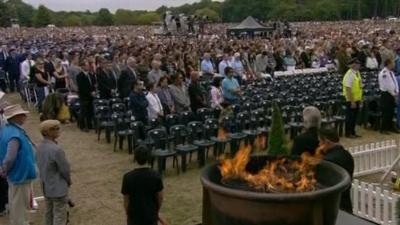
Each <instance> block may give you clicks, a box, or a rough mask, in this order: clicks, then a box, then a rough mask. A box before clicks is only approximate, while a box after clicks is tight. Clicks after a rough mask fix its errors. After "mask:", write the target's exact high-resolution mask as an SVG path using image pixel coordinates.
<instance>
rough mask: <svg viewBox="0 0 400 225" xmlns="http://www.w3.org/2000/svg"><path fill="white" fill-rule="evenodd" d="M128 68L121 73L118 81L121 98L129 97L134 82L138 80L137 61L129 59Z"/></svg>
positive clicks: (132, 58)
mask: <svg viewBox="0 0 400 225" xmlns="http://www.w3.org/2000/svg"><path fill="white" fill-rule="evenodd" d="M126 64H127V67H126V68H125V69H123V70H122V71H121V75H120V76H119V79H118V92H119V96H120V98H126V97H129V94H130V93H131V90H132V88H133V82H134V81H135V80H136V79H137V73H136V59H135V58H134V57H129V58H128V59H127V61H126Z"/></svg>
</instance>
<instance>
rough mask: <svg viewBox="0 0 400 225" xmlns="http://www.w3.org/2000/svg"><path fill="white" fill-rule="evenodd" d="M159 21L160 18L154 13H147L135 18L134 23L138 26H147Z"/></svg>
mask: <svg viewBox="0 0 400 225" xmlns="http://www.w3.org/2000/svg"><path fill="white" fill-rule="evenodd" d="M160 20H161V17H160V15H158V14H157V13H156V12H147V13H143V14H141V15H140V16H139V17H138V18H137V21H136V22H137V23H138V24H140V25H148V24H151V23H153V22H157V21H160Z"/></svg>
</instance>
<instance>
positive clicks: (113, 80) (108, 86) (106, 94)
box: [96, 59, 117, 99]
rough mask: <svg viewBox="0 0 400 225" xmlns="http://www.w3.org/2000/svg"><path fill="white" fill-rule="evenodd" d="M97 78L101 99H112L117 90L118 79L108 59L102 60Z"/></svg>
mask: <svg viewBox="0 0 400 225" xmlns="http://www.w3.org/2000/svg"><path fill="white" fill-rule="evenodd" d="M96 76H97V85H98V89H99V95H100V98H102V99H109V98H112V97H113V93H114V92H115V91H116V89H117V77H116V75H115V73H114V71H113V70H112V63H111V62H110V61H107V60H106V59H100V63H99V67H98V68H97V71H96Z"/></svg>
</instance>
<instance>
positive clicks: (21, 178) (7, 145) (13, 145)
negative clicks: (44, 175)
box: [0, 104, 36, 225]
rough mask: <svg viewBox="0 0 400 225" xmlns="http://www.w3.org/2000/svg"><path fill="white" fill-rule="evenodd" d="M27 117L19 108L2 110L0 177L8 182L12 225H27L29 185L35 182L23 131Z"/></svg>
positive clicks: (31, 154) (30, 148) (28, 142)
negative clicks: (5, 120) (3, 121)
mask: <svg viewBox="0 0 400 225" xmlns="http://www.w3.org/2000/svg"><path fill="white" fill-rule="evenodd" d="M28 113H29V112H28V111H25V110H24V109H22V107H21V106H20V105H18V104H17V105H11V106H8V107H6V108H5V109H4V117H5V119H7V122H8V124H6V125H5V127H4V128H3V129H2V132H1V137H0V175H1V176H2V177H7V180H8V185H9V194H10V196H9V200H10V202H9V205H10V207H9V208H10V222H11V223H10V224H11V225H24V224H27V223H28V211H27V210H28V209H29V206H30V204H29V203H30V189H31V182H32V180H34V179H35V178H36V163H35V156H34V151H33V144H32V142H31V140H30V138H29V137H28V135H27V134H26V132H25V130H24V129H23V128H22V125H23V124H24V123H25V121H26V118H27V114H28Z"/></svg>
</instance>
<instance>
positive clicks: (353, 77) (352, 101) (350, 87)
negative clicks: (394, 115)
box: [343, 59, 363, 138]
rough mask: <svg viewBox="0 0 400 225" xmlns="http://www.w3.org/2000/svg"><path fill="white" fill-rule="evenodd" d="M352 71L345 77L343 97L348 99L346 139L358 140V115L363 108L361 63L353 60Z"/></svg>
mask: <svg viewBox="0 0 400 225" xmlns="http://www.w3.org/2000/svg"><path fill="white" fill-rule="evenodd" d="M350 63H351V66H350V69H349V70H348V71H347V73H346V74H345V75H344V77H343V95H344V97H345V98H346V132H345V134H346V137H347V138H358V137H360V136H358V135H357V134H356V121H357V115H358V112H359V111H360V108H361V107H362V100H363V84H362V79H361V74H360V66H361V62H360V61H359V60H358V59H353V60H351V62H350Z"/></svg>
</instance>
